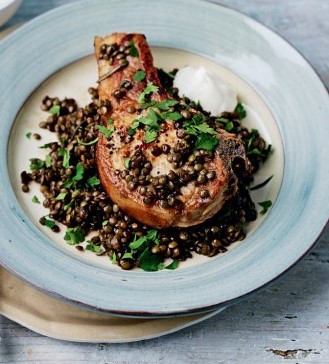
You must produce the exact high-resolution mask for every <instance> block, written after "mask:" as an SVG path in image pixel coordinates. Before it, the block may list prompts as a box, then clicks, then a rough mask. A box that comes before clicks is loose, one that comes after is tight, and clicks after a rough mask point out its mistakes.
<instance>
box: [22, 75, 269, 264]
mask: <svg viewBox="0 0 329 364" xmlns="http://www.w3.org/2000/svg"><path fill="white" fill-rule="evenodd" d="M159 76H160V79H161V81H162V84H168V85H172V83H171V82H170V80H171V77H169V76H168V75H167V74H166V73H165V72H164V71H162V70H159ZM171 91H172V94H173V95H175V94H177V90H171ZM88 92H89V93H90V95H91V103H89V104H88V105H86V106H85V107H79V106H78V105H77V102H76V101H75V100H74V99H71V98H70V99H69V98H65V99H63V100H60V99H59V98H57V97H53V98H52V97H49V96H46V97H45V98H44V99H43V100H42V105H41V109H42V110H43V111H45V112H47V114H48V117H47V119H46V120H45V121H41V122H40V124H39V126H40V128H42V129H46V130H48V131H49V132H52V133H56V136H57V140H56V141H54V142H52V143H48V144H45V145H43V146H42V147H43V148H45V149H46V150H47V151H48V154H47V155H46V158H45V160H41V159H38V158H31V159H30V161H31V164H30V171H23V172H22V173H21V182H22V190H23V191H24V192H29V191H30V183H31V182H36V183H37V184H39V186H40V191H41V193H42V195H43V196H44V199H43V201H42V203H43V206H44V207H46V208H47V209H48V210H49V214H48V215H47V216H42V217H41V218H40V223H41V224H42V225H45V226H47V227H48V228H50V229H52V230H53V231H54V232H60V231H61V229H63V228H64V229H66V234H65V237H64V239H65V240H66V241H67V242H68V243H69V244H72V245H74V246H75V247H76V249H77V250H78V251H81V252H83V251H84V250H86V249H87V250H91V251H92V252H94V253H95V254H97V255H100V256H104V255H105V256H108V257H109V258H110V260H111V261H112V263H115V264H117V265H118V266H119V267H121V268H122V269H124V270H129V269H132V268H134V267H136V266H139V267H141V268H142V269H144V270H157V269H161V268H163V267H165V266H164V264H163V262H164V261H167V259H169V260H170V259H171V260H172V262H173V263H175V264H170V266H167V267H168V268H169V269H174V268H176V267H177V265H178V262H179V261H185V260H186V259H189V258H192V256H193V255H192V253H193V252H195V253H197V254H202V255H205V256H208V257H213V256H215V255H217V254H219V253H223V252H225V251H227V248H228V246H229V245H231V244H232V243H233V242H236V241H239V240H243V239H244V238H245V232H244V224H245V223H246V222H249V221H253V220H255V219H256V218H257V212H256V209H255V204H254V202H253V201H252V200H251V198H250V195H249V187H248V185H247V184H245V183H242V182H240V185H239V192H238V194H236V195H235V196H234V197H233V198H231V199H230V200H228V201H227V202H226V203H225V205H224V207H223V208H222V209H221V210H220V212H219V213H217V214H216V215H215V216H214V217H212V218H211V219H209V220H207V221H206V222H204V223H202V224H200V225H197V226H193V227H189V228H169V229H166V230H159V231H154V230H152V229H150V227H149V226H146V225H144V224H142V223H140V222H138V221H136V220H134V219H133V218H132V217H130V216H128V215H127V214H126V213H125V212H124V211H122V210H121V209H120V207H119V206H118V205H117V204H115V203H113V202H112V201H111V199H110V198H109V197H108V195H107V194H106V192H105V191H104V190H103V188H102V185H101V183H100V180H99V179H98V175H97V168H96V164H95V154H94V152H95V146H96V143H97V140H98V139H97V138H98V129H97V126H98V125H99V124H100V119H101V116H100V115H101V110H102V107H104V104H103V102H102V101H100V100H99V97H98V92H97V90H96V89H95V88H92V87H91V88H89V90H88ZM185 102H187V103H192V102H191V101H190V100H188V99H187V100H185ZM193 107H195V108H196V107H197V105H193ZM223 116H224V118H223V120H225V123H226V124H227V121H229V124H230V127H229V128H230V130H229V131H230V132H231V133H234V134H236V135H237V136H239V137H240V138H241V140H242V141H243V142H244V143H245V145H246V148H247V149H250V150H255V148H256V149H257V150H258V151H262V152H264V153H251V155H250V158H249V159H250V161H251V163H252V166H253V172H256V171H257V169H258V168H259V165H260V163H262V162H263V161H264V160H265V159H266V156H265V154H266V153H265V152H266V151H267V149H268V148H267V146H266V143H265V142H264V140H263V139H262V138H261V136H260V135H259V134H258V132H257V131H256V130H252V131H249V130H247V129H246V128H245V127H244V126H242V125H241V122H240V120H239V118H238V116H237V114H236V112H234V113H225V115H223ZM226 126H227V125H224V124H223V128H225V127H226ZM34 137H35V139H37V140H39V139H41V136H40V135H39V134H34ZM177 143H178V144H177V145H179V141H178V142H177ZM266 148H267V149H266ZM162 152H164V153H166V151H162ZM155 153H156V152H155ZM189 156H190V157H189V158H190V164H191V166H192V167H191V168H194V169H195V168H196V172H197V169H198V168H199V167H200V168H201V167H202V163H195V159H196V158H199V160H201V159H202V160H204V159H205V158H207V157H208V154H207V152H206V151H205V152H203V151H196V152H194V153H189ZM136 161H139V162H138V163H140V162H141V161H142V162H143V166H144V169H147V166H148V165H147V163H148V162H147V161H144V160H143V156H141V155H139V154H138V152H136V153H135V155H134V156H133V157H132V158H131V161H130V167H129V168H127V169H126V170H124V171H122V172H121V173H122V174H124V176H122V177H124V178H126V177H127V176H129V175H131V174H130V170H133V169H131V166H133V165H134V162H136ZM136 163H137V162H136ZM136 165H137V164H136ZM194 171H195V170H194ZM208 174H209V173H208ZM146 175H148V174H147V173H146ZM196 175H197V177H196V178H197V179H200V181H198V180H197V181H196V182H197V183H198V182H199V183H204V180H205V179H209V180H211V179H213V178H215V174H214V173H210V174H209V175H207V174H202V173H201V174H199V173H197V174H196ZM171 178H172V180H173V181H174V180H177V178H178V177H177V176H176V175H175V176H167V179H169V182H171V181H170V179H171ZM179 178H181V179H182V180H184V176H179ZM185 178H186V177H185ZM201 179H202V180H201ZM184 181H185V180H184ZM162 182H163V181H161V180H160V178H158V179H157V180H156V181H155V183H156V184H159V183H162ZM165 182H166V183H168V181H167V180H166V181H165ZM185 182H186V181H185ZM185 182H184V183H185ZM128 183H129V181H128ZM173 185H174V183H173ZM155 187H156V186H154V185H150V188H155ZM173 190H175V187H173ZM147 191H148V190H147V188H145V191H143V192H142V193H145V197H147V195H148V193H147ZM33 198H35V196H34V197H33ZM163 201H164V202H163V204H164V205H165V206H164V207H168V206H171V205H173V204H174V203H175V202H174V201H172V200H171V199H170V198H169V199H168V198H167V199H163ZM175 201H177V200H175ZM34 202H39V201H36V200H34ZM62 225H64V227H63V226H62ZM150 232H153V233H155V234H153V237H154V236H156V239H153V240H149V241H148V245H147V253H148V254H146V255H147V256H148V257H149V259H150V258H153V257H155V258H156V262H157V265H156V267H158V268H156V267H155V266H154V264H153V265H152V264H151V265H149V266H147V265H145V264H144V266H142V265H141V261H142V254H144V260H145V251H144V252H143V251H142V252H139V253H138V252H137V253H136V251H135V250H134V251H132V249H131V243H132V242H135V241H136V240H138V239H140V238H143V237H146V236H148V234H150ZM88 236H92V237H90V240H88V241H87V244H86V243H85V242H84V241H85V239H87V238H88ZM158 263H159V264H158Z"/></svg>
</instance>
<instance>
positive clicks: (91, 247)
mask: <svg viewBox="0 0 329 364" xmlns="http://www.w3.org/2000/svg"><path fill="white" fill-rule="evenodd" d="M86 250H90V251H92V252H93V253H96V254H100V253H101V251H102V248H101V247H100V246H99V245H95V244H94V243H93V242H92V241H91V240H88V241H87V245H86Z"/></svg>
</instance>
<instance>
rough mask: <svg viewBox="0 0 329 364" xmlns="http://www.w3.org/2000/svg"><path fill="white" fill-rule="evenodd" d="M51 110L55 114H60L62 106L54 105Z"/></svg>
mask: <svg viewBox="0 0 329 364" xmlns="http://www.w3.org/2000/svg"><path fill="white" fill-rule="evenodd" d="M49 112H50V113H51V114H53V115H56V116H59V113H60V112H61V108H60V106H59V105H54V106H52V107H51V108H50V109H49Z"/></svg>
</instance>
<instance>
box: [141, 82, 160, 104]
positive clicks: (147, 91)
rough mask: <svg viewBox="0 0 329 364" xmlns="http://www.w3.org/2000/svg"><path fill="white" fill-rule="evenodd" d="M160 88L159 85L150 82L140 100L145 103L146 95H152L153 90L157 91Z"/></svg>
mask: <svg viewBox="0 0 329 364" xmlns="http://www.w3.org/2000/svg"><path fill="white" fill-rule="evenodd" d="M158 90H159V87H158V86H155V85H154V84H153V82H148V83H147V85H146V87H145V89H144V91H143V92H142V93H141V94H140V95H139V97H138V102H139V103H140V104H143V103H144V102H145V97H146V96H147V95H150V94H151V93H152V92H157V91H158Z"/></svg>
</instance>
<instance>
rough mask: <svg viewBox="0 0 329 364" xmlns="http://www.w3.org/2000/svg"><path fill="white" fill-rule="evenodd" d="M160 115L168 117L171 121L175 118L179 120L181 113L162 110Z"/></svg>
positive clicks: (164, 117)
mask: <svg viewBox="0 0 329 364" xmlns="http://www.w3.org/2000/svg"><path fill="white" fill-rule="evenodd" d="M161 117H162V118H163V119H170V120H173V121H177V120H180V119H182V117H183V116H182V114H181V113H179V112H177V111H175V112H164V113H162V114H161Z"/></svg>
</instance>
